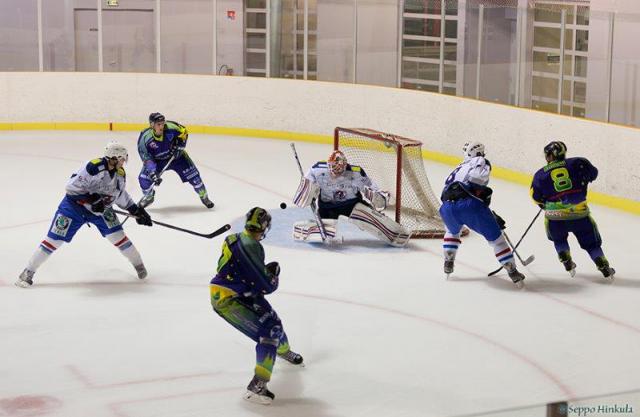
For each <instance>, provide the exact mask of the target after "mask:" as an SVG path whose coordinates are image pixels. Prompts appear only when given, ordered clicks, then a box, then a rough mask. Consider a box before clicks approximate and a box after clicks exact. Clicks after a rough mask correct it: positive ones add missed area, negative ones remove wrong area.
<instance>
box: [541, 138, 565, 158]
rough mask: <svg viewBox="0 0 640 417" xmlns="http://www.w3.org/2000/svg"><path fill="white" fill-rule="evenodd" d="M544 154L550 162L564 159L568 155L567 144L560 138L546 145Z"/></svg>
mask: <svg viewBox="0 0 640 417" xmlns="http://www.w3.org/2000/svg"><path fill="white" fill-rule="evenodd" d="M544 156H545V158H546V159H547V161H548V162H551V161H562V160H564V158H565V157H566V156H567V145H565V144H564V142H560V141H559V140H557V141H553V142H551V143H549V144H548V145H547V146H545V147H544Z"/></svg>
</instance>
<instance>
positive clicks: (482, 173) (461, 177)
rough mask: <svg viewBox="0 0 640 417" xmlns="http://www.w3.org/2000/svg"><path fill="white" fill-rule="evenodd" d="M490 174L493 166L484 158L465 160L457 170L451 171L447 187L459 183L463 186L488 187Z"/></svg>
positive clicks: (477, 157) (446, 183)
mask: <svg viewBox="0 0 640 417" xmlns="http://www.w3.org/2000/svg"><path fill="white" fill-rule="evenodd" d="M490 174H491V164H490V163H488V162H487V160H486V159H485V158H484V157H482V156H476V157H473V158H469V159H465V160H464V161H463V162H462V163H461V164H460V165H458V166H457V167H456V169H454V170H453V171H451V174H450V175H449V176H448V177H447V179H446V181H445V185H449V184H452V183H454V182H459V183H462V184H463V185H476V186H477V185H480V186H486V185H487V184H489V176H490Z"/></svg>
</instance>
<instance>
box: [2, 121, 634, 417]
mask: <svg viewBox="0 0 640 417" xmlns="http://www.w3.org/2000/svg"><path fill="white" fill-rule="evenodd" d="M110 139H117V140H119V141H121V142H123V143H124V144H126V145H127V146H128V148H129V154H130V159H129V163H128V165H127V173H128V184H127V186H128V190H129V192H130V193H131V194H132V196H133V197H134V199H135V200H137V199H138V198H139V197H140V189H139V186H138V183H137V175H138V172H139V169H140V160H139V158H138V155H137V152H136V148H135V142H136V139H137V134H136V133H135V132H129V133H107V132H104V133H103V132H11V131H10V132H2V133H0V143H1V144H2V147H1V148H0V149H1V150H0V171H1V173H2V175H0V186H1V189H2V204H1V206H0V210H1V211H0V236H2V237H1V239H0V253H2V262H0V306H1V308H0V334H2V337H1V342H0V358H2V359H1V363H0V416H32V415H33V416H35V415H51V416H64V417H70V416H73V417H75V416H78V417H81V416H91V417H103V416H105V417H109V416H116V417H165V416H166V417H169V416H170V417H186V416H225V417H232V416H283V417H293V416H309V417H332V416H350V417H358V416H457V415H463V414H470V413H477V412H483V411H487V412H489V411H491V410H499V409H505V408H511V407H523V406H527V405H531V404H543V403H546V402H550V401H554V400H560V399H566V398H575V397H587V396H594V395H599V394H606V393H613V392H621V391H628V390H634V389H640V360H638V356H639V353H640V296H639V295H640V292H639V290H640V262H638V245H637V242H638V236H640V218H639V217H637V216H633V215H630V214H625V213H623V212H619V211H615V210H611V209H607V208H604V207H601V206H592V213H593V216H594V218H595V220H596V221H597V223H598V226H599V228H600V232H601V234H602V236H603V239H604V245H603V248H604V250H605V254H606V255H607V256H608V258H609V260H610V261H611V264H612V266H614V267H615V268H616V270H617V275H616V280H615V282H614V283H613V284H607V283H606V282H605V281H604V279H603V278H602V276H601V275H600V273H599V272H598V271H597V270H596V268H595V266H594V265H593V264H592V262H591V260H590V259H589V258H588V256H587V254H586V253H584V252H582V251H581V250H580V249H579V247H578V245H577V242H576V241H575V239H573V238H571V240H570V243H571V244H572V248H573V256H574V260H575V262H576V263H577V264H578V269H577V275H576V277H575V278H571V277H569V275H568V274H567V273H566V272H565V271H564V269H563V268H562V265H561V264H560V263H559V262H558V261H557V260H556V257H555V251H554V249H553V246H552V244H551V242H549V241H547V239H546V236H545V233H544V227H543V222H542V219H539V220H538V222H537V223H536V224H535V225H534V227H533V229H532V231H531V232H530V233H529V235H528V236H527V237H526V239H525V241H524V242H523V244H522V246H521V254H522V256H523V257H525V256H528V255H530V254H535V256H536V260H535V261H534V262H533V263H532V264H531V265H529V266H528V267H527V268H524V269H523V272H524V273H525V275H526V276H527V279H526V288H525V289H524V290H522V291H518V290H517V289H516V288H515V287H514V286H513V284H512V283H511V282H510V280H509V279H508V277H507V276H506V275H505V274H500V275H497V276H495V277H491V278H488V277H487V272H489V271H491V270H493V269H495V268H496V267H497V266H498V265H497V262H496V260H495V257H494V256H493V251H492V249H491V248H490V247H489V246H488V245H487V244H486V242H485V241H484V240H483V238H482V237H481V236H479V235H476V234H471V235H470V236H469V237H467V238H466V239H464V240H463V244H462V246H461V249H460V251H459V253H458V261H457V264H456V271H455V273H454V275H453V276H452V277H451V278H450V279H449V280H448V281H447V280H445V278H444V275H443V273H442V255H441V248H440V245H441V242H440V241H439V240H414V241H411V242H410V244H409V246H408V247H406V248H404V249H396V248H390V247H386V246H384V245H382V244H380V243H379V242H377V241H375V240H374V239H373V238H371V237H369V236H368V235H366V234H364V233H359V234H358V233H356V232H354V233H353V237H352V238H351V239H347V241H346V242H345V244H343V245H342V246H340V247H336V248H326V247H321V246H311V245H307V244H298V243H294V242H292V241H291V238H290V229H291V224H292V222H293V221H295V220H298V219H302V218H307V217H309V216H308V214H307V211H306V210H300V209H295V208H288V209H287V210H281V209H280V208H279V207H278V206H279V203H280V202H281V201H286V202H287V203H289V204H290V198H291V196H292V194H293V193H294V191H295V188H296V186H297V183H298V179H299V174H298V169H297V167H296V165H295V162H294V160H293V158H292V156H291V150H290V147H289V144H288V142H286V141H280V140H265V139H248V138H237V137H222V136H204V135H197V134H192V135H191V136H190V140H189V146H188V151H189V154H190V155H191V157H192V158H193V159H194V161H195V162H196V164H197V166H198V167H199V169H200V172H201V174H202V177H203V179H204V181H205V184H206V185H207V187H208V189H209V192H210V194H212V197H213V200H214V201H215V203H216V207H215V209H214V210H211V211H208V210H207V209H206V208H205V207H204V206H202V205H201V203H200V201H199V200H198V198H197V196H196V194H195V193H194V192H193V190H192V189H191V187H190V186H189V185H188V184H187V185H183V184H181V183H180V182H179V180H178V177H177V175H175V173H173V172H167V173H166V174H165V175H164V182H163V184H162V185H161V186H160V187H159V189H158V192H157V194H156V202H155V203H154V205H153V206H151V207H150V209H149V213H150V214H151V216H152V217H153V218H155V219H157V220H162V221H166V222H169V223H173V224H176V225H180V226H184V227H187V228H193V229H196V230H198V231H202V232H207V233H208V232H211V231H213V230H214V229H216V228H218V227H219V226H221V225H222V224H224V223H232V224H233V225H234V228H233V230H235V231H238V227H239V226H240V225H241V221H240V220H241V218H242V217H243V216H244V214H245V213H246V212H247V210H248V209H250V208H251V207H253V206H256V205H259V206H262V207H265V208H267V209H268V210H270V211H271V213H272V214H273V218H274V224H273V229H272V231H271V233H270V235H269V236H268V238H267V239H265V241H264V242H263V243H264V245H265V250H266V254H267V260H278V261H279V262H280V264H281V266H282V273H281V279H280V289H279V291H278V292H276V293H275V294H273V295H271V296H270V297H269V300H270V301H271V302H272V304H273V305H274V307H275V309H276V311H277V312H278V314H279V315H280V317H281V318H282V321H283V324H284V327H285V330H286V331H287V333H288V335H289V340H290V342H291V345H292V348H293V349H294V350H295V351H298V352H300V353H301V354H302V355H304V358H305V362H306V364H307V366H306V368H303V369H298V368H294V367H292V366H290V365H288V364H285V363H282V362H278V363H276V366H275V369H274V374H273V379H272V382H271V383H270V388H271V390H272V391H273V392H274V393H275V394H276V400H275V402H274V403H273V404H272V405H271V406H269V407H264V406H259V405H254V404H250V403H247V402H246V401H244V400H242V398H241V397H242V394H243V393H244V390H245V387H246V385H247V383H248V382H249V380H250V379H251V377H252V373H253V366H254V356H255V355H254V344H253V342H251V341H250V340H249V339H247V338H246V337H245V336H243V335H242V334H240V333H239V332H237V331H236V330H234V329H233V328H232V327H231V326H229V325H228V324H227V323H226V322H224V321H223V320H222V319H220V318H219V317H218V316H217V315H216V314H214V313H213V312H212V310H211V306H210V303H209V292H208V282H209V280H210V278H211V277H212V274H213V273H214V271H215V266H216V262H217V259H218V257H219V255H220V245H221V242H222V237H218V238H216V239H213V240H206V239H202V238H198V237H194V236H190V235H186V234H182V233H178V232H175V231H172V230H168V229H164V228H161V227H158V226H155V227H153V228H147V227H143V226H139V225H137V224H136V223H135V222H128V223H127V224H126V226H125V231H126V232H127V234H128V236H129V237H130V238H131V240H132V241H133V242H134V243H135V245H136V246H137V247H138V249H139V251H140V253H141V254H142V257H143V259H144V261H145V264H146V266H147V269H148V270H149V278H148V279H146V280H145V281H139V280H138V279H137V278H136V276H135V271H134V270H133V268H132V267H131V266H130V265H129V263H128V262H127V261H126V259H125V258H124V257H123V256H122V255H121V254H120V253H119V251H118V250H116V249H115V248H114V247H113V246H112V245H111V244H110V243H109V242H108V241H107V240H106V239H102V238H101V237H100V234H99V233H98V231H97V230H96V229H95V227H92V228H87V227H83V228H82V229H81V230H80V231H79V232H78V234H77V235H76V237H75V239H74V241H73V242H72V243H71V244H68V245H65V246H63V248H62V249H61V250H58V251H57V253H55V254H54V255H53V256H52V257H51V259H49V261H48V262H47V263H45V264H44V265H43V266H42V267H41V268H40V270H39V271H38V272H37V274H36V276H35V282H36V283H35V285H34V286H33V287H32V288H30V289H26V290H24V289H19V288H16V287H15V286H14V285H13V282H14V281H15V280H16V278H17V276H18V274H19V273H20V272H21V271H22V269H23V268H24V266H25V265H26V262H27V261H28V259H29V257H30V256H31V254H32V253H33V251H34V250H35V249H36V248H37V247H38V244H39V243H40V241H41V240H42V239H43V237H44V235H45V234H46V232H47V230H48V227H49V223H50V221H51V219H52V216H53V214H54V212H55V210H56V207H57V204H58V203H59V201H60V199H61V198H62V197H63V195H64V185H65V183H66V181H67V178H68V177H69V176H70V174H71V173H72V172H74V171H75V170H76V169H78V168H79V167H80V166H81V165H82V164H83V162H85V161H87V160H90V159H93V158H95V157H99V156H100V155H101V154H102V150H103V148H104V145H105V144H106V143H107V142H108V141H109V140H110ZM478 139H481V138H478ZM461 145H462V143H461ZM297 147H298V152H299V154H300V157H301V159H302V162H303V165H305V166H306V167H308V166H309V165H310V164H311V163H312V162H314V161H316V160H319V159H325V158H326V157H327V156H328V153H329V151H330V148H329V146H328V145H319V144H305V143H300V144H298V145H297ZM487 151H488V155H487V157H488V158H491V150H490V149H488V150H487ZM541 153H542V152H541ZM579 153H580V151H579V150H578V149H569V154H570V155H578V154H579ZM514 157H518V158H525V157H526V158H537V159H539V161H540V166H542V165H543V164H544V159H543V157H542V155H541V154H540V155H514ZM592 162H593V163H594V164H595V165H596V166H597V165H598V161H597V160H593V161H592ZM425 165H426V169H427V172H428V175H429V178H430V180H431V183H432V185H433V188H434V190H435V192H436V194H439V193H440V190H441V184H442V183H443V181H444V178H445V177H446V176H447V175H448V173H449V171H450V170H451V167H449V166H445V165H439V164H435V163H430V162H426V163H425ZM491 185H492V186H493V188H494V190H495V193H494V197H493V202H492V208H494V209H495V210H496V211H498V212H499V213H500V214H501V215H502V216H503V217H504V218H505V219H506V220H507V226H508V228H507V232H508V233H509V234H510V237H511V238H512V240H514V239H517V238H518V237H519V236H520V235H521V233H522V232H523V231H524V229H525V228H526V226H527V225H528V224H529V222H530V221H531V219H532V218H533V216H534V215H535V214H536V212H537V207H536V206H535V205H533V204H532V202H531V200H530V199H529V196H528V189H527V188H526V187H523V186H520V185H515V184H512V183H507V182H502V181H498V180H493V181H492V184H491ZM290 206H291V204H290ZM634 242H635V243H634ZM632 405H634V406H635V411H637V410H639V409H640V401H639V402H638V403H636V404H632ZM3 413H4V414H3ZM609 415H612V414H609ZM627 415H628V414H627Z"/></svg>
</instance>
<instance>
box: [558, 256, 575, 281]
mask: <svg viewBox="0 0 640 417" xmlns="http://www.w3.org/2000/svg"><path fill="white" fill-rule="evenodd" d="M558 258H559V259H560V262H562V265H564V269H565V271H567V272H568V273H569V275H571V277H572V278H573V277H574V276H575V275H576V264H575V262H573V260H572V259H571V254H570V253H569V252H560V253H558Z"/></svg>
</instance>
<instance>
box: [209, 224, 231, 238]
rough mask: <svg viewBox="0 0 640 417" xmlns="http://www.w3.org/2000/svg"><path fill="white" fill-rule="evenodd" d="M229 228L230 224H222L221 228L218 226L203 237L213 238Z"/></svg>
mask: <svg viewBox="0 0 640 417" xmlns="http://www.w3.org/2000/svg"><path fill="white" fill-rule="evenodd" d="M229 229H231V225H230V224H225V225H224V226H222V227H221V228H219V229H218V230H216V231H214V232H211V233H209V234H208V235H206V236H205V237H206V238H207V239H213V238H214V237H216V236H220V235H221V234H223V233H224V232H226V231H227V230H229Z"/></svg>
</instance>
